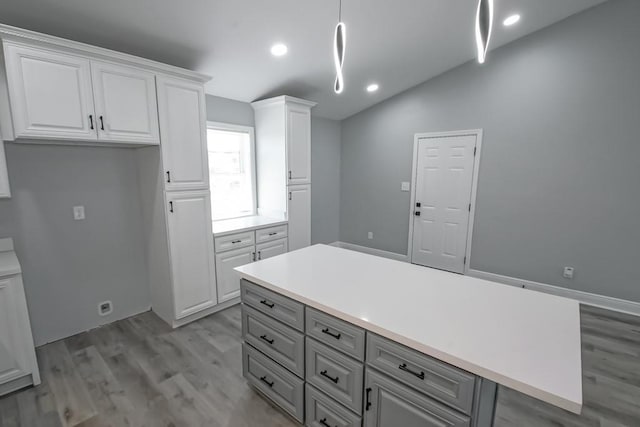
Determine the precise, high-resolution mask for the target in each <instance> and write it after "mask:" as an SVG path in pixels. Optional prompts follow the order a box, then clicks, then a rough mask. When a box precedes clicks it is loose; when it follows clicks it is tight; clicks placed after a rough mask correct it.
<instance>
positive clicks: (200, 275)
mask: <svg viewBox="0 0 640 427" xmlns="http://www.w3.org/2000/svg"><path fill="white" fill-rule="evenodd" d="M167 222H168V226H169V252H170V256H171V270H172V281H173V295H174V305H175V318H176V319H180V318H182V317H185V316H188V315H190V314H194V313H197V312H199V311H201V310H204V309H205V308H208V307H211V306H213V305H215V304H216V303H217V295H216V282H215V264H214V252H213V232H212V230H211V200H210V196H209V191H189V192H184V193H179V192H174V193H167Z"/></svg>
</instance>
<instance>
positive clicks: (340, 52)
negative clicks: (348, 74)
mask: <svg viewBox="0 0 640 427" xmlns="http://www.w3.org/2000/svg"><path fill="white" fill-rule="evenodd" d="M346 41H347V32H346V27H345V25H344V22H338V25H336V33H335V36H334V40H333V62H334V63H335V67H336V82H335V84H334V87H333V90H334V91H335V93H338V94H340V93H342V91H343V90H344V77H343V75H342V64H343V63H344V48H345V45H346Z"/></svg>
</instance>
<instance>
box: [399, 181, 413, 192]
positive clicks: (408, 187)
mask: <svg viewBox="0 0 640 427" xmlns="http://www.w3.org/2000/svg"><path fill="white" fill-rule="evenodd" d="M400 190H402V191H411V183H409V182H403V183H402V185H401V186H400Z"/></svg>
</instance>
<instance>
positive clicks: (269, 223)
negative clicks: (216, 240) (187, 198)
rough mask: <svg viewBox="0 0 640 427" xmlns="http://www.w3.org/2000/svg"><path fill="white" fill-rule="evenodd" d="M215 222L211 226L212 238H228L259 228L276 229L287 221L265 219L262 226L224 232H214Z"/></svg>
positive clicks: (257, 225)
mask: <svg viewBox="0 0 640 427" xmlns="http://www.w3.org/2000/svg"><path fill="white" fill-rule="evenodd" d="M223 221H225V220H223ZM216 222H217V221H213V225H212V228H213V236H214V237H223V236H228V235H230V234H236V233H245V232H247V231H254V230H259V229H261V228H268V227H277V226H278V225H285V224H288V221H287V220H286V219H275V218H265V222H264V223H262V224H256V225H250V226H246V227H239V228H234V229H232V230H225V231H219V232H216V231H215V223H216Z"/></svg>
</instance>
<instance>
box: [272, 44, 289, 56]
mask: <svg viewBox="0 0 640 427" xmlns="http://www.w3.org/2000/svg"><path fill="white" fill-rule="evenodd" d="M288 51H289V49H288V48H287V45H286V44H283V43H276V44H274V45H273V46H271V54H272V55H273V56H284V55H286V54H287V52H288Z"/></svg>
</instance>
